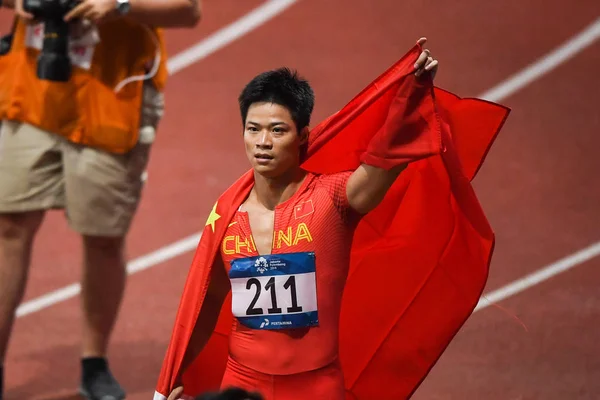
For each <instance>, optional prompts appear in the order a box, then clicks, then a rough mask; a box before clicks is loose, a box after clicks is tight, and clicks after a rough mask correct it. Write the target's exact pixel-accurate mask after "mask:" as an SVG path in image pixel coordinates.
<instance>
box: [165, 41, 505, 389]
mask: <svg viewBox="0 0 600 400" xmlns="http://www.w3.org/2000/svg"><path fill="white" fill-rule="evenodd" d="M420 52H421V47H420V46H418V45H416V46H414V47H413V48H412V49H411V50H410V51H409V52H408V53H407V54H406V55H404V56H403V57H402V58H401V59H400V60H399V61H398V62H396V63H395V64H394V65H392V66H391V67H390V68H389V69H388V70H387V71H385V72H384V73H383V74H382V75H381V76H379V77H378V78H377V79H375V80H374V81H373V82H372V83H371V84H370V85H369V86H367V87H366V88H365V89H364V90H363V91H361V92H360V93H359V94H358V95H357V96H356V97H355V98H354V99H352V100H351V101H350V102H349V103H348V104H347V105H346V106H345V107H344V108H342V109H341V110H340V111H339V112H337V113H335V114H333V115H332V116H330V117H329V118H327V119H326V120H325V121H323V122H322V123H321V124H319V125H318V126H317V127H315V128H314V129H313V130H312V131H311V134H310V136H309V147H308V153H307V159H306V161H305V162H304V163H303V165H302V167H303V168H304V169H306V170H308V171H311V172H315V173H333V172H339V171H345V170H353V169H355V168H357V167H358V166H359V165H360V162H361V158H362V157H365V152H366V151H367V150H368V148H369V143H370V141H371V139H373V138H374V137H376V135H377V133H378V132H380V130H381V129H384V128H385V125H386V124H389V121H390V120H394V119H395V118H396V117H397V116H395V115H392V110H393V109H394V102H395V101H397V96H399V95H400V94H401V92H399V88H401V87H402V86H403V85H404V86H405V87H408V89H407V90H408V92H407V93H410V86H411V85H415V84H416V83H413V82H416V81H415V79H414V74H413V63H414V61H415V60H416V59H417V57H418V55H419V53H420ZM413 107H414V108H413ZM509 111H510V110H509V109H508V108H506V107H503V106H500V105H497V104H494V103H490V102H487V101H483V100H479V99H461V98H459V97H458V96H456V95H454V94H452V93H449V92H447V91H444V90H442V89H439V88H434V87H433V86H432V85H430V86H429V87H428V92H427V95H426V96H423V97H422V98H421V99H419V101H418V104H411V110H410V112H409V111H407V109H404V113H405V114H407V115H408V114H410V115H411V116H414V115H416V114H415V113H417V114H419V115H420V116H421V117H420V118H419V119H420V120H422V121H420V122H419V123H418V124H414V126H413V128H414V129H423V130H427V129H429V130H431V127H437V130H435V129H434V131H436V132H437V133H438V137H437V139H436V140H437V143H438V146H437V149H436V148H435V146H433V147H432V146H431V145H428V146H427V145H426V146H422V145H421V144H422V143H421V144H418V145H417V146H414V143H407V145H406V146H403V145H402V143H400V144H398V143H395V144H394V146H396V150H397V151H396V150H394V154H393V155H392V156H393V157H392V158H394V159H396V160H398V159H400V160H408V161H413V162H412V163H410V164H409V167H408V168H407V169H406V170H404V171H403V172H402V173H401V174H400V177H399V178H398V179H397V181H396V182H395V183H394V185H393V186H392V188H391V189H390V191H389V192H388V194H387V195H386V197H385V198H384V200H383V201H382V202H381V203H380V205H379V206H378V207H377V208H376V209H374V210H373V211H372V212H370V213H369V214H367V215H366V216H365V217H364V218H363V219H362V220H361V222H360V223H359V225H358V227H357V229H356V232H355V236H354V240H353V245H352V251H351V265H350V273H349V276H348V279H347V283H346V287H345V291H344V297H343V304H342V311H341V316H340V360H341V364H342V369H343V372H344V376H345V382H346V389H347V398H348V399H360V400H371V399H403V398H409V397H410V396H411V395H412V393H414V391H415V390H416V389H417V387H418V386H419V384H420V383H421V382H422V380H423V379H424V378H425V377H426V376H427V374H428V373H429V371H430V369H431V368H432V367H433V366H434V364H435V363H436V362H437V360H438V359H439V357H440V356H441V354H442V353H443V351H444V350H445V348H446V347H447V346H448V344H449V343H450V341H451V340H452V338H453V337H454V335H455V334H456V333H457V332H458V330H459V329H460V327H461V326H462V325H463V324H464V322H465V321H466V319H467V318H468V317H469V315H470V314H471V312H472V311H473V309H474V308H475V306H476V304H477V301H478V299H479V297H480V295H481V293H482V291H483V288H484V286H485V283H486V280H487V275H488V268H489V262H490V259H491V256H492V252H493V248H494V233H493V231H492V229H491V227H490V225H489V223H488V221H487V219H486V217H485V214H484V212H483V210H482V208H481V206H480V204H479V202H478V200H477V197H476V195H475V193H474V192H473V189H472V187H471V183H470V181H471V180H472V179H473V178H474V177H475V175H476V173H477V171H478V169H479V168H480V166H481V164H482V162H483V160H484V158H485V155H486V154H487V152H488V150H489V148H490V146H491V144H492V143H493V141H494V139H495V137H496V135H497V134H498V132H499V131H500V129H501V127H502V126H503V124H504V122H505V120H506V118H507V117H508V114H509ZM423 123H424V124H425V125H423ZM430 139H431V138H430ZM429 143H430V144H431V143H436V142H435V141H434V140H430V141H429ZM411 145H412V146H413V147H412V148H410V146H411ZM407 149H408V150H407ZM384 158H385V157H384ZM382 160H383V158H382ZM384 161H385V160H384ZM252 185H253V174H252V171H251V170H250V171H248V172H246V173H245V174H244V175H243V176H242V177H240V178H239V179H238V180H237V181H236V182H235V183H234V184H233V185H232V186H231V187H230V188H229V189H228V190H227V191H225V192H224V193H223V194H222V195H221V196H220V197H219V199H218V201H217V202H216V203H215V206H214V207H213V210H212V212H211V214H210V216H209V218H208V221H207V224H206V227H205V229H204V231H203V235H202V238H201V240H200V243H199V244H198V248H197V250H196V253H195V256H194V259H193V261H192V265H191V267H190V270H189V274H188V277H187V281H186V284H185V287H184V291H183V294H182V298H181V302H180V306H179V309H178V312H177V315H176V321H175V325H174V328H173V333H172V336H171V340H170V343H169V346H168V349H167V353H166V356H165V358H164V361H163V365H162V369H161V372H160V376H159V379H158V383H157V386H156V393H155V397H154V398H155V400H163V399H165V398H166V397H167V396H168V395H169V393H170V391H171V390H172V389H173V388H174V386H175V385H176V383H177V382H176V379H177V377H178V376H179V375H180V374H181V372H182V371H181V363H182V360H183V357H184V354H185V351H186V349H187V348H188V345H189V340H190V336H191V334H192V331H193V328H194V326H195V325H196V323H198V324H199V325H200V324H201V323H202V321H198V318H199V312H200V310H201V307H202V306H204V307H206V306H207V304H206V303H205V296H206V291H207V287H208V279H209V276H210V271H211V269H212V268H224V267H223V265H222V264H221V263H220V262H219V261H218V257H216V255H217V252H218V251H219V246H220V243H221V240H222V239H223V234H224V232H225V229H226V227H227V225H228V223H229V221H230V220H231V218H232V216H233V214H234V213H235V210H236V209H237V208H238V207H239V205H240V204H241V203H242V202H243V201H244V200H245V198H246V196H247V195H248V193H249V191H250V190H251V188H252ZM310 210H311V206H310V205H308V204H304V205H301V209H300V210H298V212H300V213H305V212H310ZM231 322H232V315H231V298H230V295H229V297H228V298H227V300H226V301H225V304H224V305H223V307H222V309H221V313H220V317H219V321H218V323H217V327H216V329H215V331H214V333H213V335H212V336H211V338H210V340H209V342H208V344H207V345H206V347H205V348H204V350H203V351H202V352H201V353H200V355H199V356H198V357H197V358H196V359H195V360H194V362H193V363H192V365H191V366H190V367H189V368H187V370H186V371H185V373H184V374H183V379H182V380H183V385H184V391H185V393H186V395H188V396H193V395H197V394H199V393H201V392H204V391H209V390H215V389H217V388H218V387H219V385H220V381H221V377H222V374H223V371H224V369H225V364H226V361H227V356H228V348H227V346H228V336H229V329H230V327H231Z"/></svg>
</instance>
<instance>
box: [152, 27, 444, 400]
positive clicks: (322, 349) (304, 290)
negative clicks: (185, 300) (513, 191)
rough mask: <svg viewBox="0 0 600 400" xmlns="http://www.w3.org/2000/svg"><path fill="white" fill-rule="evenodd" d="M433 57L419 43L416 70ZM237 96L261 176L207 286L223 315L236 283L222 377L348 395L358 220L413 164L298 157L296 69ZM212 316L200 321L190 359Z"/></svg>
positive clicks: (307, 101) (264, 388)
mask: <svg viewBox="0 0 600 400" xmlns="http://www.w3.org/2000/svg"><path fill="white" fill-rule="evenodd" d="M425 41H426V39H425V38H422V39H420V40H419V41H418V44H420V45H422V44H424V43H425ZM437 67H438V62H437V61H436V60H434V59H433V58H432V57H431V55H430V52H429V50H423V51H422V52H421V54H420V55H419V57H418V58H417V60H415V65H414V68H415V75H416V76H418V77H420V76H421V75H424V74H431V75H434V74H435V72H436V71H437ZM239 103H240V111H241V115H242V121H243V127H244V133H243V137H244V143H245V148H246V155H247V157H248V160H249V161H250V163H251V165H252V168H253V175H254V184H253V187H252V189H251V190H250V192H249V195H248V196H247V198H246V199H245V200H244V201H243V202H242V204H241V206H240V207H239V209H238V210H237V212H236V213H235V214H234V216H233V219H231V220H230V221H229V223H228V227H227V228H226V231H225V234H224V237H223V239H222V241H221V243H220V251H219V253H220V254H219V256H220V258H221V260H222V265H223V266H224V268H213V270H212V272H211V277H210V285H209V287H208V291H207V293H206V299H205V301H206V302H210V303H212V304H213V307H212V308H211V309H210V310H209V309H208V308H206V307H203V308H202V310H201V311H200V314H201V315H200V317H199V319H202V318H206V319H203V321H207V320H211V321H216V318H217V317H218V311H219V309H220V305H221V304H223V302H224V300H225V298H226V296H227V294H228V293H229V291H231V293H232V312H233V316H234V317H235V319H234V322H233V326H232V329H231V337H230V341H229V359H228V361H227V366H226V369H225V374H224V376H223V379H222V383H221V387H223V388H225V387H230V386H236V387H241V388H244V389H247V390H251V391H257V392H259V393H260V394H261V395H263V396H264V397H265V399H266V400H295V399H298V400H300V399H302V400H304V399H327V400H341V399H344V396H345V394H344V392H345V390H344V377H343V373H342V370H341V367H340V362H339V359H338V327H339V317H340V307H341V303H342V294H343V292H344V285H345V282H346V277H347V274H348V268H349V263H350V248H351V241H352V238H353V231H354V229H355V227H356V226H357V223H358V221H359V220H360V218H361V217H362V216H363V215H365V214H366V213H368V212H369V211H371V210H373V209H374V208H375V207H376V206H377V205H378V204H379V203H380V201H381V200H382V199H383V197H384V196H385V194H386V192H387V190H388V189H389V188H390V186H391V185H392V183H393V182H394V181H395V180H396V178H397V177H398V175H399V174H400V172H401V171H402V170H403V169H404V168H405V167H406V164H404V163H402V164H399V165H396V166H394V167H393V168H389V169H388V168H382V167H379V166H374V165H370V164H369V162H368V161H367V162H364V163H363V164H362V165H360V166H359V167H358V168H357V169H356V170H354V171H348V172H341V173H334V174H323V175H317V174H313V173H310V172H307V171H305V170H304V169H302V168H301V167H300V165H301V162H302V161H303V153H304V151H305V149H306V146H307V141H308V133H309V128H308V126H309V123H310V117H311V113H312V110H313V104H314V95H313V91H312V89H311V87H310V86H309V84H308V83H307V82H306V81H305V80H303V79H301V78H299V77H298V76H297V75H296V74H295V73H292V72H290V71H289V70H288V69H278V70H274V71H269V72H265V73H262V74H260V75H258V76H256V77H255V78H254V79H253V80H252V81H250V83H248V84H247V86H246V87H245V88H244V90H243V91H242V93H241V95H240V97H239ZM390 134H391V135H394V134H396V133H395V132H390ZM209 219H210V218H209ZM219 222H223V221H219ZM184 296H185V293H184ZM211 310H212V311H211ZM215 310H216V311H215ZM206 313H212V314H213V315H210V316H207V315H205V314H206ZM213 328H214V323H213V324H212V325H210V324H209V325H203V326H196V328H195V330H194V332H193V334H192V338H191V340H190V348H189V349H188V351H187V353H186V355H185V360H184V361H183V364H184V367H183V368H182V369H183V370H184V369H185V365H187V364H189V363H190V362H191V361H192V360H193V359H194V358H195V357H196V355H197V354H198V353H199V352H200V351H201V350H202V348H203V347H204V346H205V344H206V342H207V340H208V339H209V337H210V335H211V334H212V332H213ZM200 379H201V378H200ZM183 390H184V388H183V387H181V386H178V387H176V388H175V389H174V390H173V391H172V392H171V394H170V395H169V397H168V399H169V400H175V399H177V398H180V396H181V395H182V392H183ZM155 398H157V397H155ZM158 398H160V396H159V397H158Z"/></svg>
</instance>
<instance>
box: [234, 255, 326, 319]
mask: <svg viewBox="0 0 600 400" xmlns="http://www.w3.org/2000/svg"><path fill="white" fill-rule="evenodd" d="M315 271H316V269H315V253H313V252H305V253H287V254H271V255H265V256H257V257H248V258H241V259H237V260H234V261H232V262H231V269H230V271H229V278H230V280H231V293H232V312H233V315H234V316H235V317H236V318H237V319H238V320H239V321H240V323H242V324H243V325H245V326H247V327H250V328H253V329H292V328H306V327H310V326H315V325H318V323H319V315H318V309H317V285H316V276H315Z"/></svg>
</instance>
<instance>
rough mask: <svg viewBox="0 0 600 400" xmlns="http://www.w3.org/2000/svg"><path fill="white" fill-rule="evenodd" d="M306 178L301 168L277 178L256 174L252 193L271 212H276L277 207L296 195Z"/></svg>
mask: <svg viewBox="0 0 600 400" xmlns="http://www.w3.org/2000/svg"><path fill="white" fill-rule="evenodd" d="M305 176H306V171H304V170H302V169H300V168H297V169H293V170H291V171H290V172H289V173H286V174H284V175H281V176H278V177H276V178H268V177H265V176H263V175H260V174H257V173H255V174H254V188H253V189H252V192H253V193H254V196H256V200H257V201H258V202H259V203H261V204H262V205H263V206H265V207H266V208H267V209H269V210H274V209H275V207H277V205H279V204H281V203H283V202H284V201H286V200H288V199H289V198H290V197H292V196H293V195H294V193H296V191H297V190H298V188H299V187H300V185H301V184H302V182H303V180H304V177H305Z"/></svg>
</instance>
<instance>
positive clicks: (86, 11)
mask: <svg viewBox="0 0 600 400" xmlns="http://www.w3.org/2000/svg"><path fill="white" fill-rule="evenodd" d="M17 1H23V0H17ZM116 13H117V10H116V8H115V2H114V0H82V1H81V3H79V4H78V5H77V6H76V7H75V8H74V9H72V10H71V11H70V12H69V13H68V14H66V15H65V17H64V20H65V22H70V21H73V20H74V19H77V18H82V19H88V20H90V21H91V22H94V23H98V22H99V21H100V20H102V19H105V18H106V17H110V16H111V15H116Z"/></svg>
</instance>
